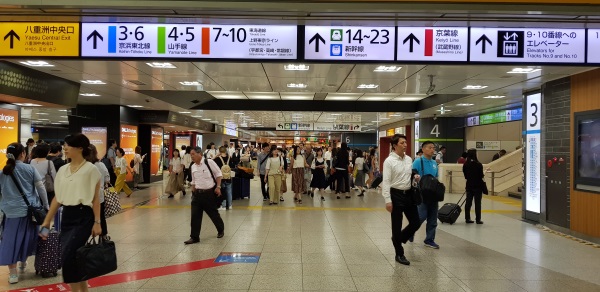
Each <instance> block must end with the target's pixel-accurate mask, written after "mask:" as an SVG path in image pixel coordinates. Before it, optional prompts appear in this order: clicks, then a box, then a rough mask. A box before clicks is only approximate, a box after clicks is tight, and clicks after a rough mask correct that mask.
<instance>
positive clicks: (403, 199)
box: [381, 134, 421, 266]
mask: <svg viewBox="0 0 600 292" xmlns="http://www.w3.org/2000/svg"><path fill="white" fill-rule="evenodd" d="M406 146H407V143H406V136H404V135H400V134H395V135H394V136H393V137H392V149H393V152H392V153H390V156H388V158H386V159H385V162H384V163H383V182H382V192H381V195H382V196H383V198H384V199H385V208H386V209H387V210H388V212H390V213H392V243H393V244H394V249H395V250H396V257H395V259H396V261H397V262H399V263H401V264H403V265H407V266H408V265H410V262H409V261H408V260H407V259H406V257H405V256H404V248H403V247H402V244H403V243H406V242H407V241H408V240H409V238H411V237H412V236H413V235H414V234H415V232H417V230H419V227H421V221H420V220H419V212H418V210H417V205H418V204H420V203H421V202H418V201H417V200H418V197H417V198H415V196H413V188H412V180H413V178H414V180H415V181H418V180H419V179H420V176H419V175H418V174H414V176H413V165H412V158H410V156H408V155H406V154H405V153H404V152H405V151H406ZM402 213H404V215H406V218H407V219H408V225H407V226H406V227H405V228H404V229H402Z"/></svg>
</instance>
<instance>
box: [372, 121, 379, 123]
mask: <svg viewBox="0 0 600 292" xmlns="http://www.w3.org/2000/svg"><path fill="white" fill-rule="evenodd" d="M371 123H379V121H371Z"/></svg>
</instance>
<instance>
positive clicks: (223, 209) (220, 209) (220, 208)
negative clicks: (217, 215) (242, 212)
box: [217, 207, 227, 211]
mask: <svg viewBox="0 0 600 292" xmlns="http://www.w3.org/2000/svg"><path fill="white" fill-rule="evenodd" d="M217 210H219V211H225V210H227V209H225V208H223V207H219V209H217Z"/></svg>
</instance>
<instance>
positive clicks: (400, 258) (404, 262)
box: [396, 255, 410, 266]
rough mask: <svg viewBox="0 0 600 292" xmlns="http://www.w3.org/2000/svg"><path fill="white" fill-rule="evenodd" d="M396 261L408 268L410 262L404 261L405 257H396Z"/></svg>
mask: <svg viewBox="0 0 600 292" xmlns="http://www.w3.org/2000/svg"><path fill="white" fill-rule="evenodd" d="M396 261H397V262H399V263H401V264H403V265H405V266H410V262H409V261H408V260H407V259H406V257H405V256H403V255H402V256H396Z"/></svg>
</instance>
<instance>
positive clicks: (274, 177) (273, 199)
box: [265, 145, 283, 205]
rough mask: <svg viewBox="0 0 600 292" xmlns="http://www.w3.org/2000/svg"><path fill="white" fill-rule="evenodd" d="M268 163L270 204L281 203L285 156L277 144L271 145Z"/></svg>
mask: <svg viewBox="0 0 600 292" xmlns="http://www.w3.org/2000/svg"><path fill="white" fill-rule="evenodd" d="M267 157H269V158H267V164H266V166H265V169H266V173H265V182H266V183H268V184H269V198H270V202H269V205H273V204H278V203H279V195H280V194H281V176H282V175H283V158H282V157H281V156H280V155H279V150H277V146H276V145H273V146H271V152H270V153H269V155H268V156H267Z"/></svg>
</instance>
